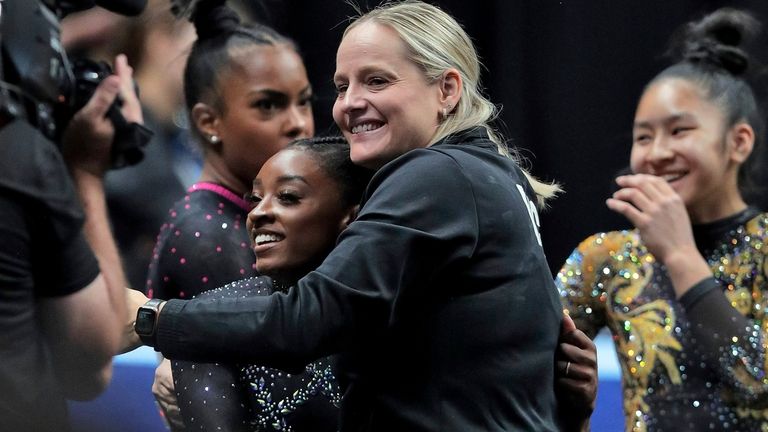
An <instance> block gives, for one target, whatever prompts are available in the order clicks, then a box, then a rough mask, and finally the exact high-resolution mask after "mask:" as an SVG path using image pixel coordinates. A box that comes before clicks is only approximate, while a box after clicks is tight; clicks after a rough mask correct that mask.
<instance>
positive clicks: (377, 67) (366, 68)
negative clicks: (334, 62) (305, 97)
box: [333, 64, 393, 82]
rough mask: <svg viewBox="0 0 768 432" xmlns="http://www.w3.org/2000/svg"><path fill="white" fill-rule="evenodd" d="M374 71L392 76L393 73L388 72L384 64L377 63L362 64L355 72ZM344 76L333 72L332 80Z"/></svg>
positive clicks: (364, 73)
mask: <svg viewBox="0 0 768 432" xmlns="http://www.w3.org/2000/svg"><path fill="white" fill-rule="evenodd" d="M374 72H379V73H381V74H383V75H386V76H389V77H391V76H393V73H392V72H390V71H389V70H388V69H387V68H386V65H378V64H373V65H368V66H364V67H362V68H361V69H360V70H359V71H357V74H360V75H367V74H370V73H374ZM344 76H346V75H343V74H338V73H337V74H334V75H333V82H337V81H338V80H340V79H341V78H343V77H344Z"/></svg>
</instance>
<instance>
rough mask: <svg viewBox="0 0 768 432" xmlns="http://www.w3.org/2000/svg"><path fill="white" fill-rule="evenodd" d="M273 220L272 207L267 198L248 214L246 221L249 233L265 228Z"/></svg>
mask: <svg viewBox="0 0 768 432" xmlns="http://www.w3.org/2000/svg"><path fill="white" fill-rule="evenodd" d="M271 220H273V216H272V206H271V204H270V203H269V200H268V199H267V197H264V198H262V200H261V201H259V203H258V204H257V205H256V207H254V208H252V209H251V211H250V212H248V219H247V220H246V224H247V228H248V231H251V230H252V229H254V228H259V227H261V226H264V225H265V224H267V223H269V222H270V221H271Z"/></svg>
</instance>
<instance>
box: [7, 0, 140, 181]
mask: <svg viewBox="0 0 768 432" xmlns="http://www.w3.org/2000/svg"><path fill="white" fill-rule="evenodd" d="M145 3H146V0H101V1H97V2H93V1H88V0H0V55H1V56H0V65H1V66H2V68H1V69H0V73H1V74H2V75H1V76H0V124H5V123H7V122H9V121H11V120H14V119H24V120H26V121H27V122H29V123H30V124H31V125H33V126H34V127H36V128H37V129H39V130H40V131H41V132H42V133H43V134H44V135H45V136H46V137H48V138H49V139H51V140H52V141H54V142H56V143H59V142H60V138H61V134H62V132H63V131H64V129H65V128H66V126H67V124H68V123H69V121H70V119H71V118H72V115H74V113H75V112H77V111H78V110H79V109H80V108H82V107H83V106H84V105H85V104H86V103H87V102H88V100H89V99H90V98H91V96H92V95H93V92H94V91H95V89H96V87H97V86H98V84H99V83H100V82H101V80H103V79H104V78H106V77H107V76H109V75H110V74H111V73H112V71H111V68H110V67H109V65H107V64H106V63H98V62H94V61H91V60H78V61H75V62H70V60H69V59H68V58H67V55H66V52H65V51H64V49H63V47H62V45H61V37H60V20H61V18H63V17H64V16H66V15H67V14H69V13H72V12H75V11H79V10H85V9H88V8H90V7H93V6H94V5H96V4H98V5H100V6H104V7H105V8H107V9H110V10H112V11H114V12H117V13H121V14H124V15H135V14H138V13H140V12H141V10H143V8H144V5H145ZM120 103H121V102H120V100H119V98H118V100H116V101H115V103H114V104H113V105H112V106H111V107H110V109H109V111H108V113H107V116H108V118H109V119H110V120H111V121H112V123H113V125H114V127H115V138H114V142H113V145H112V168H120V167H123V166H128V165H133V164H135V163H138V162H139V161H140V160H141V159H142V158H143V147H144V146H145V145H146V144H147V142H149V139H150V138H151V136H152V132H151V131H149V130H148V129H146V128H144V127H143V126H141V125H137V124H135V123H128V122H127V121H126V120H125V119H124V118H123V116H122V114H121V113H120Z"/></svg>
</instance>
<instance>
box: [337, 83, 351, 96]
mask: <svg viewBox="0 0 768 432" xmlns="http://www.w3.org/2000/svg"><path fill="white" fill-rule="evenodd" d="M347 87H349V85H348V84H339V83H337V84H336V96H337V97H339V98H341V97H344V93H346V91H347Z"/></svg>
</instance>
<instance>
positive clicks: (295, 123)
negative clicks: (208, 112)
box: [213, 45, 315, 190]
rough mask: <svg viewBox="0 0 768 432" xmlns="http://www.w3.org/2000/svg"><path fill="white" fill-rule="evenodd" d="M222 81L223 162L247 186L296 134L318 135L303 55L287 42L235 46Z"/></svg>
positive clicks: (219, 125)
mask: <svg viewBox="0 0 768 432" xmlns="http://www.w3.org/2000/svg"><path fill="white" fill-rule="evenodd" d="M233 51H234V52H232V53H231V55H232V59H233V60H232V62H231V65H230V69H229V70H227V71H224V72H222V73H221V75H220V76H219V79H218V90H219V98H220V100H221V101H222V103H223V104H224V105H225V106H224V107H223V109H222V110H220V112H218V113H217V115H216V120H215V121H214V125H213V126H214V128H215V133H216V135H218V136H219V138H221V142H222V151H221V153H220V156H221V158H222V159H223V160H224V165H226V167H227V169H228V170H230V171H231V172H232V174H234V176H235V177H236V178H237V179H238V180H239V182H240V183H242V185H243V188H244V190H248V187H249V186H250V183H251V180H252V179H253V173H255V172H258V171H259V169H261V166H262V165H263V164H264V162H265V161H266V160H267V159H269V158H270V157H271V156H272V155H274V154H275V153H276V152H278V151H279V150H280V149H282V148H283V147H285V146H286V145H287V144H288V143H289V142H291V141H292V140H294V139H296V138H303V137H309V136H312V135H313V134H314V131H315V129H314V120H313V118H312V105H311V98H312V88H311V87H310V85H309V80H308V78H307V72H306V70H305V68H304V63H303V62H302V60H301V58H300V57H299V55H298V54H297V53H296V51H294V50H293V49H292V48H290V47H289V46H287V45H274V46H273V45H251V46H248V47H245V48H236V49H233Z"/></svg>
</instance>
